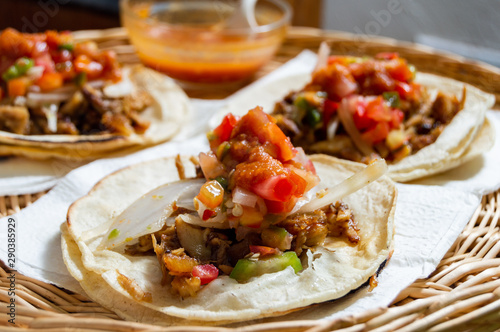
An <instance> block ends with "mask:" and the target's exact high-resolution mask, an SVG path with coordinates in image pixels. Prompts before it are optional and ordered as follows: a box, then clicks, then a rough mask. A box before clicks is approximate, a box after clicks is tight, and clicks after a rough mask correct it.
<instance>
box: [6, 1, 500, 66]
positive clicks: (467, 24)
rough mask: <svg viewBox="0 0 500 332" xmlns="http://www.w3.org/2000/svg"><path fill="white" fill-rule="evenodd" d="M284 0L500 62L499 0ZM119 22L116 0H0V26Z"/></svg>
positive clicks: (331, 17) (326, 21)
mask: <svg viewBox="0 0 500 332" xmlns="http://www.w3.org/2000/svg"><path fill="white" fill-rule="evenodd" d="M207 1H220V0H207ZM287 1H288V2H289V3H290V4H291V5H292V6H293V8H294V12H295V13H294V17H293V24H294V25H298V26H311V27H320V28H323V29H329V30H342V31H347V32H351V33H357V34H364V35H379V36H387V37H392V38H396V39H400V40H406V41H413V42H417V43H422V44H426V45H430V46H432V47H435V48H439V49H443V50H447V51H451V52H454V53H458V54H462V55H464V56H467V57H471V58H475V59H478V60H482V61H486V62H489V63H492V64H494V65H497V66H500V0H287ZM119 25H120V20H119V17H118V0H0V29H4V28H5V27H8V26H11V27H15V28H17V29H19V30H24V31H28V32H30V31H35V30H38V31H43V30H46V29H58V30H79V29H104V28H110V27H116V26H119Z"/></svg>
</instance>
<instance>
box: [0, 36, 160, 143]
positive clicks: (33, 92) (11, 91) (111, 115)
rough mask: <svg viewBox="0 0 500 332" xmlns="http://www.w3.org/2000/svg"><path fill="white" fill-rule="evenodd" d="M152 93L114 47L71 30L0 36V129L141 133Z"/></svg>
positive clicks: (30, 132)
mask: <svg viewBox="0 0 500 332" xmlns="http://www.w3.org/2000/svg"><path fill="white" fill-rule="evenodd" d="M151 104H152V98H151V96H150V95H149V94H148V93H147V92H145V91H142V90H139V89H137V88H136V87H135V86H134V85H133V83H132V82H131V81H130V80H129V78H128V77H127V75H124V74H123V72H122V68H121V67H120V65H119V64H118V62H117V60H116V54H115V53H114V52H112V51H100V50H98V49H97V45H96V44H95V43H94V42H80V43H77V42H75V41H74V40H73V38H72V36H71V35H70V34H69V33H66V32H62V33H58V32H55V31H47V32H45V33H37V34H28V33H20V32H18V31H16V30H14V29H10V28H9V29H5V30H3V31H2V33H1V34H0V130H3V131H7V132H11V133H15V134H22V135H52V134H64V135H92V134H105V133H109V134H116V135H126V136H128V135H131V134H133V133H136V134H142V133H144V132H145V131H146V130H147V129H148V127H149V122H148V121H146V120H144V119H141V112H142V111H144V110H145V109H146V107H148V106H150V105H151Z"/></svg>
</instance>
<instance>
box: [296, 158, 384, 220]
mask: <svg viewBox="0 0 500 332" xmlns="http://www.w3.org/2000/svg"><path fill="white" fill-rule="evenodd" d="M386 172H387V164H386V163H385V160H384V159H378V160H376V161H374V162H373V163H371V164H370V165H368V166H367V167H366V168H364V169H363V170H361V171H359V172H358V173H355V174H354V175H352V176H351V177H349V178H347V179H345V180H344V181H342V182H341V183H339V184H337V185H336V186H335V187H333V188H331V189H330V190H329V191H328V193H327V194H326V195H324V196H323V197H321V198H317V199H314V200H312V201H310V202H309V203H307V204H305V205H304V206H302V207H301V208H300V209H299V210H298V212H299V213H303V212H310V211H315V210H317V209H320V208H322V207H324V206H327V205H330V204H334V203H335V202H337V201H338V200H340V199H342V198H343V197H345V196H347V195H350V194H352V193H353V192H356V191H358V190H359V189H361V188H363V187H364V186H366V185H368V184H370V183H372V182H373V181H376V180H377V179H378V178H380V177H381V176H382V175H384V174H385V173H386Z"/></svg>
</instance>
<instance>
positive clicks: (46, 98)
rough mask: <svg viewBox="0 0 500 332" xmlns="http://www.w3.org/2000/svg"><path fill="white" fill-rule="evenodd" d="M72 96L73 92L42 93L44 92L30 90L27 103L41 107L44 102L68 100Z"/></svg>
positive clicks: (30, 105)
mask: <svg viewBox="0 0 500 332" xmlns="http://www.w3.org/2000/svg"><path fill="white" fill-rule="evenodd" d="M71 96H72V93H67V92H63V93H52V92H50V93H42V92H28V95H27V98H26V104H27V105H28V106H29V107H40V106H42V105H44V104H50V103H61V102H64V101H67V100H68V99H70V98H71Z"/></svg>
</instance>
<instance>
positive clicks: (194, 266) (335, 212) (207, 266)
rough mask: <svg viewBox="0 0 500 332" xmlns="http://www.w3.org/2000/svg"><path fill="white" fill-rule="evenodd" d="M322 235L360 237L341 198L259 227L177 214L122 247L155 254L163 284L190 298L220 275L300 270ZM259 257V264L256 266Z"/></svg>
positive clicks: (352, 239)
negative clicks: (218, 224) (201, 221)
mask: <svg viewBox="0 0 500 332" xmlns="http://www.w3.org/2000/svg"><path fill="white" fill-rule="evenodd" d="M327 237H336V238H343V239H345V241H347V242H348V243H350V244H351V245H356V244H357V243H358V242H359V240H360V237H359V229H358V227H357V224H356V222H355V220H354V215H353V213H352V211H351V210H350V209H349V208H348V206H347V205H346V204H345V203H342V202H337V203H336V204H332V205H329V206H328V207H325V208H323V209H319V210H316V211H314V212H309V213H302V214H297V215H294V216H289V217H287V218H285V219H284V220H281V221H279V222H276V223H275V224H271V223H269V225H266V227H259V228H249V227H245V226H240V227H238V228H236V229H234V228H233V229H215V228H204V227H199V226H195V225H191V224H188V223H186V222H184V221H183V220H182V218H176V220H175V225H172V226H166V227H165V228H164V229H162V230H161V231H159V232H156V233H154V234H148V235H144V236H142V237H140V238H139V241H138V242H137V243H136V244H134V245H132V246H128V247H127V249H126V253H127V254H129V255H144V254H151V253H152V252H154V253H156V256H157V258H158V262H159V264H160V266H161V270H162V273H163V279H162V284H170V285H171V289H172V292H174V293H175V294H177V295H179V296H181V297H190V296H195V295H196V293H197V292H198V291H199V290H200V289H201V287H202V285H205V284H207V283H209V282H210V281H212V280H214V279H215V278H217V277H218V276H219V275H229V276H231V277H233V278H235V279H236V280H238V281H240V282H245V281H247V280H248V279H250V278H252V277H255V276H259V275H262V274H264V273H271V272H278V271H280V270H282V269H284V268H286V267H287V266H292V267H293V268H294V269H296V271H297V272H298V271H301V270H302V263H301V257H302V254H303V253H304V251H305V250H308V249H309V250H314V247H316V246H320V245H322V244H323V243H324V241H325V239H326V238H327ZM259 261H261V263H262V264H261V265H262V266H258V265H259V264H260V263H259ZM251 264H254V265H255V266H249V265H251Z"/></svg>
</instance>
